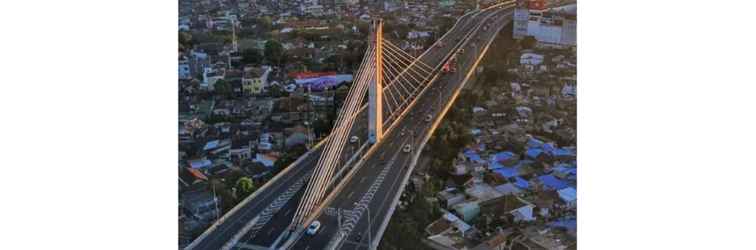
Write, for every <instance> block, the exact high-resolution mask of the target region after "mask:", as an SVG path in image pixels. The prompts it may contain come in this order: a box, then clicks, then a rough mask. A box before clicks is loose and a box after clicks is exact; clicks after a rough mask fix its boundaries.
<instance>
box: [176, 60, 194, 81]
mask: <svg viewBox="0 0 756 250" xmlns="http://www.w3.org/2000/svg"><path fill="white" fill-rule="evenodd" d="M178 66H179V79H182V80H183V79H189V78H191V77H192V71H191V68H190V67H189V61H188V60H186V59H180V60H179V65H178Z"/></svg>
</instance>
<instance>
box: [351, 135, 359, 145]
mask: <svg viewBox="0 0 756 250" xmlns="http://www.w3.org/2000/svg"><path fill="white" fill-rule="evenodd" d="M359 140H360V138H359V137H357V136H356V135H355V136H352V138H349V142H351V143H355V142H357V141H359Z"/></svg>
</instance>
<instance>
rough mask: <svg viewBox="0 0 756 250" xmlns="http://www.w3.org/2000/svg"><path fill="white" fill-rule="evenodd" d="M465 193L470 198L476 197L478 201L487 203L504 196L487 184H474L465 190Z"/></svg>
mask: <svg viewBox="0 0 756 250" xmlns="http://www.w3.org/2000/svg"><path fill="white" fill-rule="evenodd" d="M465 193H466V194H467V195H469V196H470V197H474V198H475V199H476V200H477V201H487V200H490V199H495V198H499V197H501V196H502V194H501V193H499V191H496V189H494V188H493V187H491V185H488V184H486V183H475V184H472V185H471V186H470V187H468V188H467V189H465Z"/></svg>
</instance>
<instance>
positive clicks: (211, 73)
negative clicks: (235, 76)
mask: <svg viewBox="0 0 756 250" xmlns="http://www.w3.org/2000/svg"><path fill="white" fill-rule="evenodd" d="M225 77H226V71H225V70H223V69H221V68H213V67H206V68H204V70H203V72H202V83H200V87H202V88H204V89H207V90H214V89H215V83H216V82H218V81H219V80H223V79H224V78H225Z"/></svg>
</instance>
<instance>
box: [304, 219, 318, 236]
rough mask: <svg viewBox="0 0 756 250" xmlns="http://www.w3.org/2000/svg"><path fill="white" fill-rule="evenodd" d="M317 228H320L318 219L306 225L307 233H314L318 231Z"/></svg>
mask: <svg viewBox="0 0 756 250" xmlns="http://www.w3.org/2000/svg"><path fill="white" fill-rule="evenodd" d="M318 229H320V221H313V222H312V224H310V226H309V227H307V234H309V235H315V234H316V233H318Z"/></svg>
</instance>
